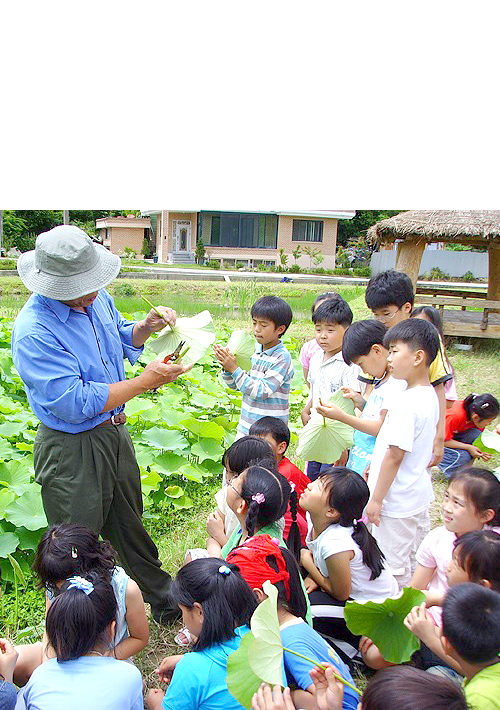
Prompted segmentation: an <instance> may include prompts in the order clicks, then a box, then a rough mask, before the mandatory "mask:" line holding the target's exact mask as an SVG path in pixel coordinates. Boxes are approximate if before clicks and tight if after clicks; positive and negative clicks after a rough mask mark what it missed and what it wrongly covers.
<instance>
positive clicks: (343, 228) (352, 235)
mask: <svg viewBox="0 0 500 710" xmlns="http://www.w3.org/2000/svg"><path fill="white" fill-rule="evenodd" d="M402 211H403V210H357V211H356V216H355V217H353V219H340V220H339V226H338V232H337V243H338V244H342V245H343V246H347V244H348V243H349V242H352V241H354V242H357V241H358V240H359V239H361V238H362V237H366V233H367V231H368V229H369V228H370V227H371V226H372V224H375V223H376V222H380V220H381V219H387V218H388V217H393V216H394V215H395V214H399V213H400V212H402Z"/></svg>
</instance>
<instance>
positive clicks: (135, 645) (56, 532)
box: [14, 523, 149, 685]
mask: <svg viewBox="0 0 500 710" xmlns="http://www.w3.org/2000/svg"><path fill="white" fill-rule="evenodd" d="M33 570H34V572H35V574H36V575H37V577H38V580H39V586H40V588H41V589H44V590H45V591H46V613H48V610H49V609H50V606H51V604H52V603H53V600H54V597H56V596H57V594H58V592H59V588H60V587H61V586H63V585H64V582H65V580H66V579H67V578H68V577H72V576H74V575H80V576H86V575H87V574H88V573H90V572H92V573H95V574H97V575H99V576H100V577H101V578H102V579H104V580H105V581H106V582H108V583H110V584H111V586H112V587H113V591H114V594H115V597H116V603H117V610H116V629H115V633H114V635H113V637H112V638H113V642H112V644H111V645H110V647H109V649H108V650H107V651H106V655H108V656H113V657H114V658H117V659H119V660H126V659H128V658H130V657H131V656H134V655H135V654H136V653H139V651H142V649H143V648H145V647H146V646H147V643H148V641H149V626H148V620H147V617H146V610H145V608H144V601H143V599H142V594H141V590H140V589H139V587H138V585H137V583H136V582H134V580H133V579H130V577H129V576H128V574H126V572H125V571H124V570H123V569H122V568H121V567H118V566H117V565H116V560H115V551H114V550H113V548H112V547H111V545H110V543H109V542H108V541H107V540H99V536H98V535H97V534H96V533H95V532H94V531H93V530H89V528H86V527H83V526H82V525H74V524H72V523H60V524H58V525H52V526H51V527H50V528H49V529H48V530H47V532H46V533H45V534H44V535H43V537H42V539H41V540H40V542H39V544H38V549H37V552H36V555H35V560H34V562H33ZM16 650H17V651H18V653H19V658H18V661H17V664H16V670H15V674H14V678H15V681H16V684H17V685H24V684H25V683H27V681H28V679H29V678H30V676H31V674H32V672H33V671H34V669H35V668H37V667H38V666H39V665H40V664H42V663H44V662H45V661H46V660H47V658H49V657H53V653H52V652H51V650H50V648H49V649H47V637H46V635H45V634H44V638H43V640H42V642H41V643H35V644H31V645H24V646H17V649H16Z"/></svg>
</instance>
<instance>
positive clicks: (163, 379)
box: [138, 360, 193, 390]
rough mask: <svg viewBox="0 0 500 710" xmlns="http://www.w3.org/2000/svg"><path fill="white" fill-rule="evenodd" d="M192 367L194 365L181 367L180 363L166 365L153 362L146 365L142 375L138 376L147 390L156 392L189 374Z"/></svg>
mask: <svg viewBox="0 0 500 710" xmlns="http://www.w3.org/2000/svg"><path fill="white" fill-rule="evenodd" d="M192 367H193V365H180V364H178V363H177V364H174V365H165V363H163V362H162V361H161V360H153V362H150V363H149V365H146V367H145V368H144V370H143V371H142V372H141V374H140V375H138V378H139V379H140V381H141V384H142V385H143V386H144V389H145V390H154V389H158V387H161V386H162V385H165V384H167V382H173V381H174V380H176V379H177V378H178V377H179V375H183V374H184V373H185V372H189V370H190V369H191V368H192Z"/></svg>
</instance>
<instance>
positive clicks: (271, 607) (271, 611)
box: [248, 581, 283, 685]
mask: <svg viewBox="0 0 500 710" xmlns="http://www.w3.org/2000/svg"><path fill="white" fill-rule="evenodd" d="M262 589H263V590H264V592H265V593H266V594H267V599H265V600H264V601H263V602H261V603H260V604H259V606H258V607H257V609H256V610H255V611H254V613H253V614H252V619H251V621H250V628H251V629H252V633H253V635H254V638H255V641H254V644H253V647H252V653H251V654H249V657H248V661H249V663H250V667H251V669H252V670H253V672H254V673H255V674H256V675H258V676H259V677H260V678H261V679H262V680H263V681H264V682H265V683H270V685H283V644H282V643H281V635H280V625H279V621H278V590H277V589H276V587H275V586H274V585H273V584H271V583H270V582H269V581H267V582H264V584H263V586H262Z"/></svg>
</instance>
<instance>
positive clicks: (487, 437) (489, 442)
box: [474, 429, 500, 454]
mask: <svg viewBox="0 0 500 710" xmlns="http://www.w3.org/2000/svg"><path fill="white" fill-rule="evenodd" d="M474 446H477V448H478V449H481V451H484V452H485V453H487V454H497V453H500V434H496V433H495V432H494V431H488V429H485V430H484V431H483V432H482V433H481V436H479V437H478V438H477V439H476V441H475V442H474Z"/></svg>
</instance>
